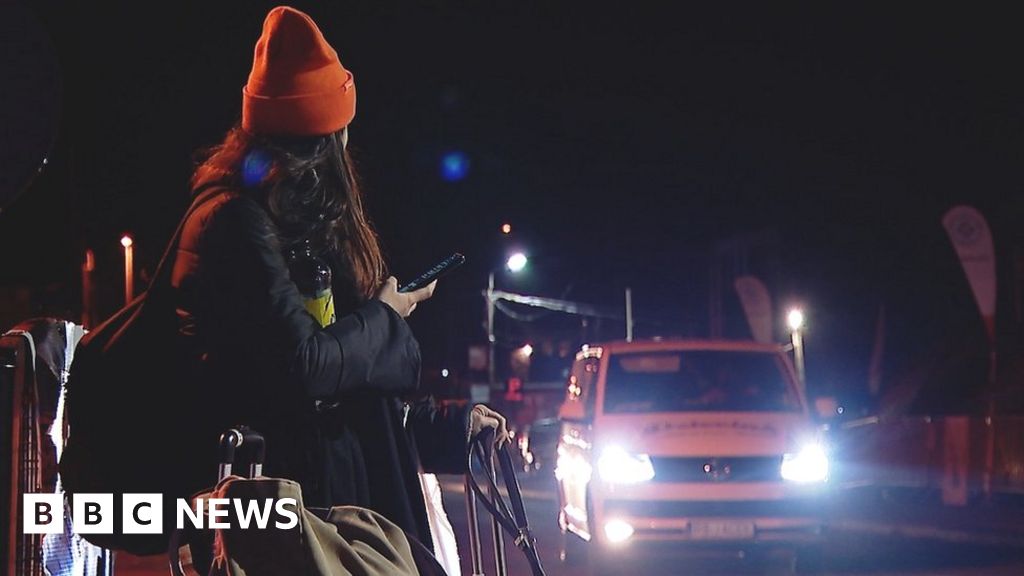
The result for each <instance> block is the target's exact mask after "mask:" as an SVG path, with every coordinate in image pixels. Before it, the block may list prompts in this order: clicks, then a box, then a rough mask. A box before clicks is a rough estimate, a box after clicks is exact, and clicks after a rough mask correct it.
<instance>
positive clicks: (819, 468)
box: [781, 444, 828, 484]
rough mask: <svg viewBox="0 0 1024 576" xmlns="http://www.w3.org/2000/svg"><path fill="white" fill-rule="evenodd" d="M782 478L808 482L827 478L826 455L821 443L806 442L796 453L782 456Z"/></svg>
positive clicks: (803, 482)
mask: <svg viewBox="0 0 1024 576" xmlns="http://www.w3.org/2000/svg"><path fill="white" fill-rule="evenodd" d="M781 473H782V478H783V479H785V480H789V481H790V482H797V483H801V484H809V483H812V482H824V481H826V480H828V455H826V454H825V449H824V448H823V447H822V446H821V444H807V445H805V446H804V447H803V448H801V449H800V451H798V452H796V453H790V454H785V455H784V456H783V457H782V470H781Z"/></svg>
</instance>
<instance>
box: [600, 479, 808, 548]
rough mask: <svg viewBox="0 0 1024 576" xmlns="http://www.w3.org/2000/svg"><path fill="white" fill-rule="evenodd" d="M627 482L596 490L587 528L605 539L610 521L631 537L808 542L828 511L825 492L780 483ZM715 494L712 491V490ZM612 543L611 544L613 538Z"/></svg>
mask: <svg viewBox="0 0 1024 576" xmlns="http://www.w3.org/2000/svg"><path fill="white" fill-rule="evenodd" d="M664 488H665V486H661V487H640V486H635V487H630V489H627V490H621V489H620V490H613V491H612V492H611V493H604V491H597V492H596V493H595V494H594V496H595V498H594V501H593V518H592V519H593V520H594V522H593V524H592V529H593V530H594V532H596V533H597V534H595V536H596V538H597V539H598V540H605V537H604V536H605V534H604V530H603V527H604V526H605V525H606V524H607V523H608V522H611V521H618V522H624V523H626V524H628V525H629V526H630V527H631V528H632V534H631V535H630V536H629V538H628V539H627V540H626V541H624V542H622V543H619V544H624V543H626V542H633V541H674V542H679V541H690V542H695V543H705V544H717V543H730V542H791V543H813V542H815V541H817V540H818V539H820V537H821V535H822V533H823V527H824V524H825V515H826V514H827V512H826V510H827V506H826V505H825V504H826V502H827V497H826V494H825V493H824V492H823V491H820V490H803V489H801V490H796V491H794V490H793V489H792V487H790V486H787V485H785V484H781V483H771V484H770V485H769V484H748V485H747V486H742V485H738V484H733V485H731V486H728V487H726V486H720V485H719V486H707V485H704V486H700V487H694V488H696V490H687V489H685V488H684V487H683V486H675V487H674V488H676V489H674V490H671V491H668V493H666V491H665V490H664ZM716 493H717V494H716ZM612 544H613V545H615V544H614V543H612Z"/></svg>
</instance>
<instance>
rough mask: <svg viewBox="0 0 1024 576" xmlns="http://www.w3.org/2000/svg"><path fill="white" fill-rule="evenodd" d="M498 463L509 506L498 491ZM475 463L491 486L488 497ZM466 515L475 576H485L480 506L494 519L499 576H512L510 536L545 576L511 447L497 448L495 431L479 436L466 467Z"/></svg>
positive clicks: (536, 573) (535, 573)
mask: <svg viewBox="0 0 1024 576" xmlns="http://www.w3.org/2000/svg"><path fill="white" fill-rule="evenodd" d="M495 460H497V461H498V465H499V467H500V468H501V477H502V479H503V481H504V484H505V489H506V492H507V493H508V502H507V503H506V502H505V499H504V497H503V496H502V495H501V492H500V491H499V490H498V485H497V473H496V469H495V465H494V461H495ZM474 462H476V463H477V464H479V465H480V467H481V468H482V470H483V476H484V477H485V482H486V486H487V494H486V495H485V494H484V491H483V490H482V489H481V488H480V485H479V483H478V482H477V479H476V475H475V474H474V472H473V467H474ZM465 482H466V515H467V516H468V520H469V547H470V550H471V554H472V562H473V571H472V574H473V576H484V569H483V558H482V556H481V544H480V525H479V523H478V513H477V504H478V503H479V504H481V505H482V506H483V507H484V509H486V510H487V512H489V513H490V515H491V532H492V537H493V542H494V563H495V570H496V574H497V575H498V576H506V575H507V574H508V565H507V559H506V557H505V538H504V535H505V534H508V536H509V537H510V538H512V542H513V544H515V546H516V547H517V548H519V549H520V550H521V551H522V552H523V554H524V555H525V557H526V561H527V563H528V564H529V565H530V570H531V572H532V573H533V576H544V568H543V567H542V566H541V563H540V555H539V554H538V553H537V540H536V539H535V538H534V537H533V533H532V532H531V531H530V525H529V522H528V521H527V518H526V509H525V508H524V506H523V496H522V493H521V492H520V490H519V481H518V480H517V479H516V473H515V466H513V464H512V457H511V455H509V452H508V446H507V445H506V446H503V447H501V448H498V449H495V448H494V431H493V430H485V431H483V432H481V433H480V434H478V435H477V436H476V437H475V438H474V439H473V440H472V442H470V446H469V456H468V463H467V467H466V479H465Z"/></svg>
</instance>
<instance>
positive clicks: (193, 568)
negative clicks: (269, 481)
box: [167, 426, 266, 576]
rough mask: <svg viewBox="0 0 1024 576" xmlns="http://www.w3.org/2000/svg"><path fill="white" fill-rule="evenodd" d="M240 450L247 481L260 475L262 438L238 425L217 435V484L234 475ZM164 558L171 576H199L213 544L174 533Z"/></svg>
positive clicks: (195, 536) (188, 533) (263, 451)
mask: <svg viewBox="0 0 1024 576" xmlns="http://www.w3.org/2000/svg"><path fill="white" fill-rule="evenodd" d="M241 450H244V451H246V452H247V455H246V458H247V460H248V462H249V473H248V476H247V478H259V477H260V476H263V459H264V456H265V454H266V444H265V442H264V440H263V435H262V434H260V433H259V432H256V431H255V430H251V429H249V428H247V427H245V426H238V427H236V428H232V429H230V430H228V431H227V432H224V433H223V434H221V437H220V453H219V457H218V458H219V463H218V466H217V482H218V483H220V481H221V480H223V479H225V478H227V477H228V476H231V474H233V473H234V464H235V458H236V456H237V455H238V453H239V451H241ZM167 556H168V563H169V564H170V569H171V575H172V576H201V575H202V574H205V573H206V572H207V570H208V569H209V567H210V566H211V565H212V563H213V542H212V540H210V539H206V538H204V537H203V535H202V534H201V533H199V532H197V531H196V530H175V531H174V533H173V534H171V541H170V544H169V545H168V547H167Z"/></svg>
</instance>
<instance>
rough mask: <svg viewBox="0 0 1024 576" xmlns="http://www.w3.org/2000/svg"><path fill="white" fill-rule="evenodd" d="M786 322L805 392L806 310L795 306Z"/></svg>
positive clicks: (798, 377)
mask: <svg viewBox="0 0 1024 576" xmlns="http://www.w3.org/2000/svg"><path fill="white" fill-rule="evenodd" d="M786 323H787V324H789V335H790V338H791V339H792V341H793V359H794V361H795V362H796V378H797V382H799V384H800V387H801V388H803V390H804V393H806V392H807V377H806V374H805V373H804V338H803V327H804V312H803V310H801V309H799V308H793V309H792V310H790V311H789V314H788V315H787V316H786Z"/></svg>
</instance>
